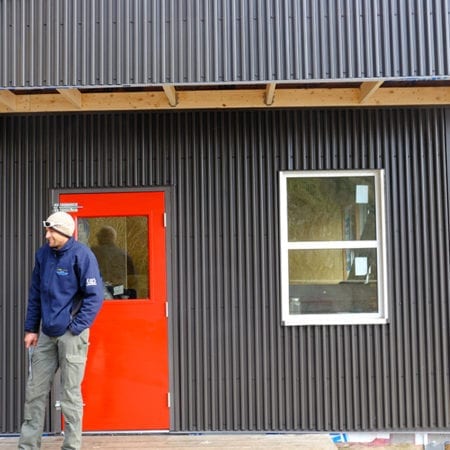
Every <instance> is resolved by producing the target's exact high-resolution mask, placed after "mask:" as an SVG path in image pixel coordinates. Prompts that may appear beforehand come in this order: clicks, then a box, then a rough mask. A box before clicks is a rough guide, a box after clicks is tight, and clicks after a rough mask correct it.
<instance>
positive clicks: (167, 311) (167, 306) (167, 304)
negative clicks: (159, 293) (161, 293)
mask: <svg viewBox="0 0 450 450" xmlns="http://www.w3.org/2000/svg"><path fill="white" fill-rule="evenodd" d="M168 317H169V302H166V318H168Z"/></svg>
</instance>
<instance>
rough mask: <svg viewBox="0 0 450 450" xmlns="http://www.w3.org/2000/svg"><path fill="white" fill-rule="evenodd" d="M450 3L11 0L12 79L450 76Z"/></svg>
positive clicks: (7, 11) (69, 82) (79, 82)
mask: <svg viewBox="0 0 450 450" xmlns="http://www.w3.org/2000/svg"><path fill="white" fill-rule="evenodd" d="M449 12H450V0H429V1H426V2H420V1H404V0H371V1H365V0H355V1H348V0H332V1H328V0H327V1H325V0H321V1H317V0H304V1H298V0H267V1H263V2H261V1H259V0H249V1H246V2H242V1H240V0H217V1H214V2H211V1H207V0H195V1H189V2H176V1H173V0H172V1H166V0H155V1H152V2H149V1H147V0H136V1H130V0H116V1H111V0H79V1H75V0H71V1H65V2H61V1H59V0H41V1H35V2H29V1H26V0H17V1H12V0H2V1H0V86H2V87H12V88H14V87H46V86H50V87H51V86H108V85H113V86H116V85H148V84H161V83H176V84H193V83H202V84H205V83H206V84H207V83H227V82H230V83H236V82H244V83H245V82H264V81H270V80H284V81H296V80H317V79H324V80H330V79H353V78H357V79H361V78H374V77H375V78H377V77H383V78H397V77H403V78H404V77H412V78H418V77H426V78H429V77H449V76H450V62H449V61H450V57H449V56H450V53H449V52H450V27H449V19H448V16H449Z"/></svg>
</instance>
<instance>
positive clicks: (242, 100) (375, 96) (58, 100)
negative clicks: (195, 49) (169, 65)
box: [0, 86, 450, 113]
mask: <svg viewBox="0 0 450 450" xmlns="http://www.w3.org/2000/svg"><path fill="white" fill-rule="evenodd" d="M0 92H1V93H3V95H2V98H3V99H5V98H6V99H7V100H6V102H5V101H3V102H0V113H11V112H12V111H13V109H12V106H13V107H15V110H14V112H16V113H32V112H68V111H131V110H168V109H180V110H201V109H205V110H208V109H254V108H265V109H268V108H326V107H351V108H357V107H371V106H372V107H383V106H390V107H395V106H399V107H400V106H433V105H450V87H442V86H436V87H432V86H431V87H380V88H378V89H376V90H375V91H374V92H373V93H372V94H371V95H369V96H366V97H365V100H364V102H363V103H361V89H360V88H359V87H337V88H324V87H317V88H286V87H283V88H278V89H277V90H276V96H274V98H273V102H272V104H271V105H267V104H266V100H267V90H266V89H265V88H264V87H263V86H262V87H261V88H255V89H239V88H236V89H223V90H216V89H211V90H209V89H206V90H178V91H176V105H175V106H171V105H170V103H169V102H168V97H167V95H166V93H165V92H164V91H162V90H161V91H140V92H121V91H112V92H91V93H90V92H84V93H83V94H81V95H82V101H81V98H80V101H79V102H78V100H75V101H68V98H67V96H63V95H62V94H59V93H51V94H50V93H49V94H46V93H42V94H35V93H33V94H20V95H14V94H13V93H11V92H10V91H0ZM5 92H8V93H7V94H5ZM11 96H14V102H13V103H14V104H13V103H11V101H12V100H13V97H11ZM8 102H9V103H8Z"/></svg>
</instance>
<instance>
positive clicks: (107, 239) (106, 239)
mask: <svg viewBox="0 0 450 450" xmlns="http://www.w3.org/2000/svg"><path fill="white" fill-rule="evenodd" d="M116 238H117V232H116V230H115V229H114V228H113V227H110V226H109V225H106V226H104V227H102V228H100V231H99V232H98V233H97V240H98V243H99V244H100V245H107V244H114V242H115V241H116Z"/></svg>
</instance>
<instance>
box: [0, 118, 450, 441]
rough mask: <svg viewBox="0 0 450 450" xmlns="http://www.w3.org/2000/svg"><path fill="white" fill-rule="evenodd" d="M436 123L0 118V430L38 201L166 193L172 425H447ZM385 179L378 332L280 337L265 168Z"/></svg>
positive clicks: (9, 427)
mask: <svg viewBox="0 0 450 450" xmlns="http://www.w3.org/2000/svg"><path fill="white" fill-rule="evenodd" d="M447 123H448V119H447V120H446V116H445V110H443V109H416V110H407V109H403V110H357V111H351V110H327V111H319V110H314V111H307V110H292V111H260V112H252V111H240V112H233V111H226V112H204V113H203V112H186V113H163V114H161V113H129V114H128V113H124V114H89V115H87V114H86V115H61V116H37V115H36V116H27V117H25V116H24V117H20V116H0V258H1V261H0V266H1V270H0V313H1V315H0V405H2V407H1V409H0V432H3V433H5V432H8V433H10V432H17V431H18V430H19V426H20V421H21V415H22V403H23V388H24V382H25V372H26V361H25V352H24V350H23V347H22V322H23V317H24V311H25V305H26V295H27V289H28V282H29V277H30V271H31V265H32V259H33V253H34V251H35V249H36V248H37V247H38V245H40V243H42V242H43V236H42V229H41V225H40V220H41V219H42V217H43V216H45V215H46V214H47V212H48V210H49V198H50V190H51V189H59V188H61V189H65V188H83V187H85V188H90V189H95V188H109V187H111V188H116V187H122V188H133V187H145V186H152V187H154V186H169V185H170V186H172V187H173V194H174V195H173V205H172V207H173V209H172V211H173V214H172V215H171V217H169V220H170V221H171V229H172V231H173V235H172V250H173V254H172V258H171V261H172V267H171V278H170V279H169V283H171V286H172V292H173V298H171V319H170V320H171V330H172V332H173V334H172V337H171V339H172V348H171V361H172V368H173V371H172V375H171V379H172V429H173V430H177V431H178V430H183V431H203V430H221V431H225V430H226V431H238V430H245V431H247V430H264V431H270V430H276V431H285V430H319V431H323V430H387V429H390V430H413V429H414V430H418V429H443V428H447V427H448V426H449V425H450V423H449V405H450V402H449V375H448V366H449V344H448V335H449V329H448V327H449V326H448V324H449V307H448V297H449V295H448V294H449V292H448V290H449V284H448V280H449V274H448V267H449V265H448V254H449V232H448V181H447V153H446V152H447V140H448V131H447V128H448V126H447ZM359 168H384V169H385V170H386V183H387V186H386V187H387V190H386V192H387V228H388V254H389V265H388V273H389V278H388V282H389V294H390V309H391V314H390V322H389V324H387V325H384V326H374V325H371V326H367V325H366V326H310V327H308V326H305V327H283V326H282V325H281V319H280V300H279V250H278V238H279V236H278V234H279V226H278V215H279V211H278V171H279V170H287V169H313V170H316V169H317V170H320V169H359Z"/></svg>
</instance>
